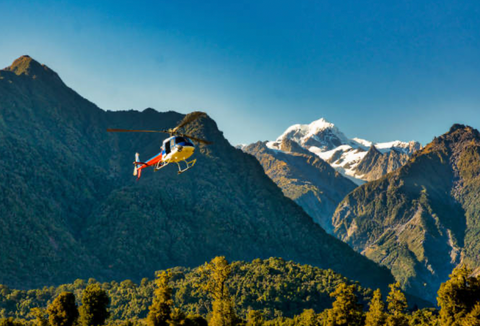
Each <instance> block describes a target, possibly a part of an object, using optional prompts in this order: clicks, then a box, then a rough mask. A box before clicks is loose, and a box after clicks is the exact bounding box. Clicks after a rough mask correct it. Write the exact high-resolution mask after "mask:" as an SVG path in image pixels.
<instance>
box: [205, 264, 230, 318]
mask: <svg viewBox="0 0 480 326" xmlns="http://www.w3.org/2000/svg"><path fill="white" fill-rule="evenodd" d="M231 271H232V269H231V266H230V264H229V263H228V261H227V260H226V259H225V257H215V258H214V259H212V261H211V262H210V263H208V264H206V265H205V266H204V267H203V269H202V272H203V274H204V275H206V276H207V278H208V281H207V283H206V285H205V286H204V289H205V290H207V291H208V292H209V293H210V295H211V297H212V299H213V302H212V317H211V319H210V321H209V323H208V324H209V325H210V326H232V325H236V324H237V323H238V317H237V315H236V314H235V310H234V307H233V302H232V298H231V297H230V292H229V289H228V286H227V280H228V277H229V276H230V273H231Z"/></svg>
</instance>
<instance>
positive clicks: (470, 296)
mask: <svg viewBox="0 0 480 326" xmlns="http://www.w3.org/2000/svg"><path fill="white" fill-rule="evenodd" d="M471 274H472V270H471V269H469V268H467V267H466V266H462V267H459V268H456V269H454V270H453V272H452V274H450V279H449V280H448V281H446V282H445V283H443V284H442V285H441V286H440V289H439V290H438V296H437V302H438V305H439V306H440V323H441V325H445V326H446V325H448V326H455V325H461V320H462V319H463V318H464V317H465V316H467V315H468V314H469V313H470V312H471V311H472V309H473V308H474V307H475V304H476V303H477V302H478V300H479V298H480V281H479V279H478V278H475V277H472V276H471Z"/></svg>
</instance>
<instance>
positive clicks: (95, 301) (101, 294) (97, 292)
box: [80, 283, 110, 326]
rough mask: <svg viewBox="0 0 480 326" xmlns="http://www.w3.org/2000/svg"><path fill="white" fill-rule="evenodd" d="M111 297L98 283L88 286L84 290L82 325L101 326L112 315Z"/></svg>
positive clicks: (81, 314)
mask: <svg viewBox="0 0 480 326" xmlns="http://www.w3.org/2000/svg"><path fill="white" fill-rule="evenodd" d="M109 305H110V298H109V297H108V295H107V293H106V292H105V290H103V289H102V288H101V287H100V285H99V284H98V283H92V284H90V285H88V286H87V288H86V289H85V291H84V292H83V297H82V306H81V307H80V322H81V325H82V326H100V325H104V324H105V320H106V319H107V318H108V317H109V316H110V313H109V312H108V307H109Z"/></svg>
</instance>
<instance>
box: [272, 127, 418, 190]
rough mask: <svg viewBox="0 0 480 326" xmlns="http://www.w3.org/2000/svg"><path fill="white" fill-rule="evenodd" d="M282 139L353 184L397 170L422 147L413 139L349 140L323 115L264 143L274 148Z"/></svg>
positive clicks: (276, 147)
mask: <svg viewBox="0 0 480 326" xmlns="http://www.w3.org/2000/svg"><path fill="white" fill-rule="evenodd" d="M283 139H290V140H293V141H295V142H296V143H297V144H299V145H300V146H302V147H303V148H305V149H307V150H309V151H310V152H312V153H314V154H316V155H317V156H319V157H320V158H321V159H323V160H324V161H326V162H328V163H329V164H330V165H331V166H332V167H333V168H335V169H336V170H337V171H339V172H340V173H341V174H342V175H344V176H346V177H348V178H349V179H351V180H352V181H353V182H355V183H357V184H363V183H365V181H372V180H376V179H378V178H380V177H381V176H383V175H385V174H387V173H389V172H391V171H393V170H395V169H397V168H398V167H400V166H402V165H403V164H405V163H406V161H407V160H408V158H409V157H410V156H411V155H412V154H413V153H414V152H415V151H417V150H419V149H420V148H422V146H421V145H420V143H418V142H416V141H410V142H401V141H398V140H397V141H392V142H386V143H374V142H371V141H368V140H364V139H360V138H352V139H350V138H347V137H346V136H345V134H344V133H343V132H341V131H340V129H338V128H337V127H336V126H335V125H334V124H333V123H330V122H328V121H326V120H325V119H323V118H322V119H319V120H317V121H313V122H312V123H310V124H308V125H301V124H296V125H293V126H291V127H289V128H288V129H287V130H286V131H285V132H284V133H283V134H282V135H281V136H280V137H278V138H277V140H276V141H273V142H267V147H269V148H271V149H278V147H279V144H281V142H282V140H283Z"/></svg>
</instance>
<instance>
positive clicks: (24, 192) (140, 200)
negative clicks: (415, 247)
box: [0, 56, 393, 288]
mask: <svg viewBox="0 0 480 326" xmlns="http://www.w3.org/2000/svg"><path fill="white" fill-rule="evenodd" d="M183 117H184V116H183V115H181V114H178V113H175V112H166V113H159V112H157V111H155V110H153V109H147V110H145V111H143V112H137V111H128V112H105V111H103V110H101V109H99V108H98V107H96V106H95V105H94V104H92V103H91V102H89V101H88V100H86V99H84V98H82V97H81V96H80V95H78V94H77V93H75V92H74V91H73V90H72V89H70V88H68V87H67V86H66V85H65V84H64V83H63V82H62V80H61V79H60V77H59V76H58V75H57V74H56V73H55V72H54V71H52V70H51V69H50V68H48V67H47V66H45V65H41V64H39V63H38V62H36V61H35V60H33V59H31V58H30V57H28V56H24V57H21V58H19V59H18V60H16V61H15V62H14V63H13V64H12V66H10V67H8V68H6V69H4V70H1V71H0V156H1V158H2V159H1V160H0V165H1V166H0V196H1V198H2V200H1V202H0V227H1V230H2V237H0V283H1V284H5V285H8V286H12V287H17V288H31V287H41V286H44V285H54V284H61V283H68V282H72V281H73V280H75V279H77V278H84V279H88V278H91V277H93V278H96V279H98V280H100V281H102V282H103V281H107V280H108V281H110V280H113V279H116V280H124V279H132V280H134V281H139V280H140V279H142V278H143V277H152V276H153V273H154V271H156V270H159V269H165V268H169V267H173V266H186V267H193V266H198V265H200V264H202V263H203V262H204V261H207V260H209V259H211V258H212V257H215V256H218V255H225V256H226V257H227V258H228V259H231V260H252V259H255V258H268V257H272V256H279V257H282V258H284V259H287V260H295V261H297V262H300V263H309V264H312V265H314V266H318V267H322V268H330V269H332V270H334V271H336V272H339V273H342V274H343V275H345V276H346V277H349V278H350V279H352V280H359V281H362V284H364V285H366V286H375V287H376V286H382V287H385V286H386V285H387V284H388V283H390V282H391V281H392V280H393V279H392V276H391V274H390V273H389V271H388V270H387V269H386V268H380V267H379V266H378V265H377V264H375V263H373V262H372V261H370V260H368V259H366V258H365V257H363V256H362V255H360V254H358V253H356V252H354V251H353V250H352V249H351V248H350V247H349V246H348V245H346V244H344V243H342V242H341V241H339V240H337V239H335V238H333V237H331V236H330V235H328V234H326V233H325V231H324V230H323V229H322V228H321V227H320V226H318V225H317V224H316V223H314V222H313V221H312V219H311V218H310V217H309V216H308V215H307V214H306V213H305V212H304V211H303V210H302V209H301V208H300V207H299V206H298V205H297V204H295V203H294V202H293V201H292V200H290V199H288V198H286V197H285V196H284V195H283V193H282V191H281V190H280V189H279V188H278V187H277V185H275V184H274V183H273V182H272V181H271V180H270V179H269V178H268V177H267V176H266V175H265V173H264V171H263V169H262V167H261V166H260V164H259V163H258V162H257V160H256V159H255V158H254V157H252V156H250V155H247V154H245V153H243V152H242V151H241V150H237V149H235V148H233V147H232V146H231V145H230V144H229V143H228V141H227V140H226V139H225V138H224V137H223V135H222V132H221V131H219V130H218V128H217V126H216V124H215V122H214V121H213V120H212V119H210V118H208V117H207V118H202V119H200V120H197V121H196V122H194V123H193V124H191V125H189V126H188V128H187V130H186V132H187V133H191V134H193V135H194V136H198V137H201V138H206V139H208V140H211V141H213V142H214V144H213V145H211V146H208V147H207V146H204V145H199V146H198V148H197V151H196V154H195V155H196V158H197V159H198V161H197V164H196V165H195V167H194V168H193V169H192V170H190V171H188V173H185V174H182V175H180V176H178V175H177V173H176V168H175V167H174V166H170V167H167V168H165V169H163V170H161V172H158V173H155V174H154V173H144V174H143V176H142V179H140V180H139V181H138V182H137V181H135V178H134V177H133V176H132V164H131V163H132V161H133V159H134V153H135V152H137V151H138V152H140V155H141V158H144V159H145V158H148V157H150V156H152V155H154V154H156V153H157V152H158V150H159V146H160V143H161V140H162V139H163V138H162V136H159V135H151V134H121V135H114V134H109V133H107V132H106V128H108V127H113V128H131V129H167V128H171V127H174V126H175V125H176V124H177V123H178V122H179V121H181V120H182V118H183Z"/></svg>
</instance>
